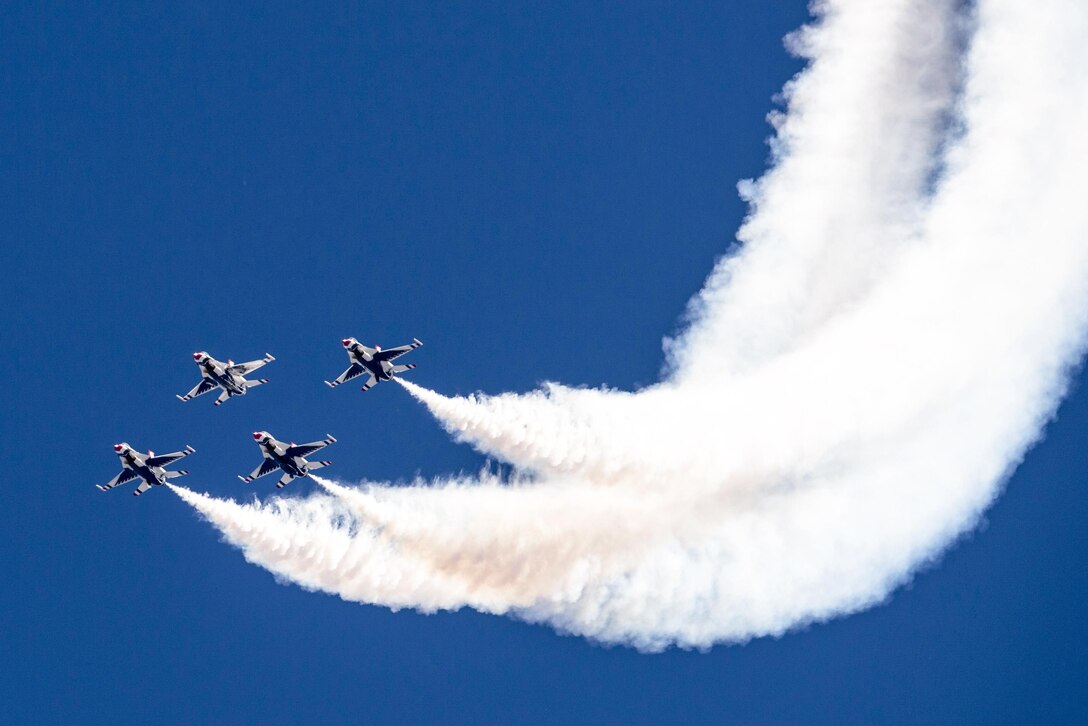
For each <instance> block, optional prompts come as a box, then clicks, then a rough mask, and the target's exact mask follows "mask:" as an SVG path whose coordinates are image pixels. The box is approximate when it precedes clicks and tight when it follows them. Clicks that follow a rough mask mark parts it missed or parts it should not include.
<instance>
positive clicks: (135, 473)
mask: <svg viewBox="0 0 1088 726" xmlns="http://www.w3.org/2000/svg"><path fill="white" fill-rule="evenodd" d="M113 450H114V451H115V452H117V456H118V457H119V458H120V459H121V473H120V474H118V475H117V476H115V477H113V478H112V479H110V480H109V482H107V483H106V484H98V485H97V486H98V488H99V489H101V490H102V491H104V492H105V491H109V490H110V489H113V488H114V487H116V486H121V485H122V484H126V483H128V482H130V481H132V480H133V479H135V478H137V477H139V478H140V479H141V481H140V485H139V486H138V487H136V491H134V492H133V495H135V496H137V497H138V496H140V495H141V494H143V493H144V492H146V491H147V490H148V489H150V488H151V485H152V484H156V485H160V486H161V485H163V484H165V483H166V480H167V479H173V478H175V477H179V476H185V475H186V474H188V473H189V472H188V471H186V470H185V469H181V470H179V471H166V469H165V468H164V467H165V466H166V465H167V464H172V463H173V462H175V461H177V460H178V459H180V458H182V457H185V456H188V455H189V454H191V453H193V452H194V451H196V449H194V448H193V447H192V446H186V447H185V448H184V449H182V450H181V451H175V452H174V453H172V454H163V455H162V456H155V452H154V451H150V450H149V451H148V452H147V453H146V454H141V453H140V452H139V451H136V450H135V449H133V448H132V447H131V446H129V445H128V444H126V443H120V444H114V446H113Z"/></svg>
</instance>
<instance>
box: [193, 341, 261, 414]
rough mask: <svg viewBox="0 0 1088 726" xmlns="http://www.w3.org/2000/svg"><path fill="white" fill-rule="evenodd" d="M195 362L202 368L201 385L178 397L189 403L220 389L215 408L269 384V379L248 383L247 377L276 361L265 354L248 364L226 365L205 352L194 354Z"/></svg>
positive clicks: (232, 362) (230, 361)
mask: <svg viewBox="0 0 1088 726" xmlns="http://www.w3.org/2000/svg"><path fill="white" fill-rule="evenodd" d="M193 360H195V361H196V364H197V365H198V366H199V367H200V375H201V379H200V383H198V384H196V385H195V386H194V387H193V390H191V391H189V392H188V393H186V394H185V395H184V396H178V400H179V401H188V400H189V399H191V398H196V397H197V396H203V395H204V394H205V393H207V392H208V391H210V390H212V389H214V388H219V389H221V391H222V392H221V393H220V394H219V398H217V399H215V403H213V404H212V405H213V406H218V405H220V404H222V403H223V401H226V400H227V399H228V398H230V397H231V396H244V395H246V391H248V390H249V389H250V388H256V387H257V386H259V385H261V384H262V383H268V379H267V378H261V379H259V380H256V381H247V380H246V375H247V374H249V373H252V372H253V371H255V370H257V369H258V368H261V367H262V366H264V365H266V364H268V363H271V362H272V361H274V360H276V359H275V358H273V357H272V354H271V353H265V354H264V358H261V359H260V360H251V361H250V362H248V363H235V362H234V361H232V360H228V361H227V362H226V363H224V362H222V361H218V360H216V359H215V358H212V357H211V356H210V355H208V354H207V353H205V352H204V351H199V352H197V353H193Z"/></svg>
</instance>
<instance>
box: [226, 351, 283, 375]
mask: <svg viewBox="0 0 1088 726" xmlns="http://www.w3.org/2000/svg"><path fill="white" fill-rule="evenodd" d="M274 360H276V359H275V358H273V357H272V354H271V353H265V354H264V358H261V359H260V360H251V361H249V362H248V363H237V364H235V365H232V366H230V367H229V368H227V370H228V371H230V372H231V373H237V374H239V375H243V376H244V375H246V374H249V373H252V372H253V371H255V370H257V369H258V368H262V367H264V366H266V365H268V364H269V363H271V362H272V361H274Z"/></svg>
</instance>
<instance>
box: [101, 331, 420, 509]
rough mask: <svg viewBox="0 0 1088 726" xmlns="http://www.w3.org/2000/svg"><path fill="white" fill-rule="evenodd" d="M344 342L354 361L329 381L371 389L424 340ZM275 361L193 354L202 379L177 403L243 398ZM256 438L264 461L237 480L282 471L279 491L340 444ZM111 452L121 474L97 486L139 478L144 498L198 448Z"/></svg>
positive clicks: (262, 434)
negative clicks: (356, 382)
mask: <svg viewBox="0 0 1088 726" xmlns="http://www.w3.org/2000/svg"><path fill="white" fill-rule="evenodd" d="M341 345H343V347H344V350H345V351H346V352H347V355H348V361H349V363H350V365H349V366H348V369H347V370H346V371H344V372H343V373H341V374H340V375H339V376H338V377H337V378H336V379H335V380H333V381H325V384H326V385H328V386H329V387H330V388H336V387H337V386H339V385H340V384H341V383H345V382H346V381H350V380H352V379H353V378H357V377H358V376H361V375H363V374H364V373H366V374H368V375H367V380H366V382H365V383H364V384H363V387H362V390H363V391H367V390H369V389H371V388H373V387H374V386H375V385H377V383H378V382H379V381H391V380H393V377H394V376H395V375H397V374H398V373H403V372H405V371H409V370H411V369H413V368H415V367H416V366H415V364H413V363H409V364H407V365H394V364H393V361H394V360H396V359H397V358H399V357H400V356H402V355H404V354H405V353H408V352H410V351H413V350H415V349H416V348H418V347H420V346H421V345H423V343H421V342H420V341H419V340H418V339H416V338H413V339H412V342H411V343H409V344H408V345H401V346H398V347H396V348H388V349H386V350H382V348H381V346H380V345H375V346H374V347H373V348H369V347H367V346H365V345H363V344H362V343H360V342H359V341H358V340H356V339H355V338H344V339H343V340H342V341H341ZM274 360H276V359H275V357H273V356H272V355H271V354H270V353H265V355H264V357H263V358H259V359H257V360H252V361H249V362H247V363H235V362H234V361H233V360H230V359H227V360H226V362H223V361H220V360H217V359H215V358H213V357H212V356H211V355H209V354H208V353H207V352H206V351H199V352H196V353H193V361H194V362H196V364H197V366H198V367H199V369H200V382H199V383H197V384H196V385H195V386H193V388H192V390H190V391H189V392H188V393H186V394H185V395H184V396H182V395H177V396H176V397H177V399H178V400H179V401H182V402H186V401H189V400H191V399H194V398H196V397H198V396H203V395H204V394H205V393H208V392H209V391H213V390H216V389H218V390H219V396H218V397H217V398H216V399H215V401H214V402H213V404H212V405H213V406H220V405H222V404H223V403H224V402H226V401H227V400H229V399H231V398H234V397H235V396H244V395H246V393H247V392H248V391H249V390H250V389H253V388H256V387H257V386H260V385H263V384H265V383H268V379H267V378H259V379H253V380H251V379H248V378H246V376H247V375H249V374H250V373H253V372H254V371H256V370H258V369H259V368H262V367H264V366H266V365H267V364H269V363H271V362H272V361H274ZM253 439H254V441H256V442H257V446H258V447H259V448H260V450H261V455H262V456H263V457H264V461H262V462H261V463H260V465H258V466H257V468H255V469H254V470H253V471H252V472H250V474H249V475H248V476H239V477H238V478H239V479H241V480H242V481H243V482H245V483H246V484H248V483H250V482H252V481H254V480H255V479H259V478H260V477H263V476H267V475H268V474H271V473H272V472H274V471H277V470H278V471H281V472H283V473H282V476H280V479H279V481H277V482H276V488H277V489H282V488H283V487H285V486H286V485H287V484H289V483H290V482H292V481H294V480H295V479H298V478H301V477H305V476H309V474H310V472H312V471H314V470H316V469H321V468H324V467H326V466H329V465H330V464H332V462H331V461H309V460H308V459H307V457H309V456H312V455H313V454H315V453H317V452H318V451H320V450H321V449H324V448H325V447H326V446H328V445H329V444H334V443H336V439H334V438H333V437H332V435H330V434H327V435H326V436H325V438H324V439H321V440H320V441H313V442H310V443H308V444H295V443H294V442H291V443H287V442H283V441H280V440H279V439H277V438H275V437H274V436H272V434H270V433H268V432H267V431H256V432H254V433H253ZM113 450H114V453H116V454H117V456H118V458H119V459H120V460H121V472H120V473H119V474H118V475H117V476H115V477H113V479H110V480H109V481H108V482H107V483H105V484H99V485H97V486H98V488H99V489H101V490H102V491H109V490H110V489H113V488H114V487H118V486H121V485H122V484H127V483H128V482H130V481H133V480H134V479H139V480H140V483H139V484H138V485H137V487H136V490H135V491H134V492H133V494H134V495H135V496H140V495H141V494H143V493H144V492H146V491H147V490H148V489H150V488H151V487H152V486H162V485H164V484H166V483H167V482H168V480H170V479H175V478H177V477H179V476H184V475H186V474H188V473H189V472H188V470H185V469H179V470H176V471H171V470H168V469H166V468H165V467H166V466H168V465H169V464H172V463H174V462H175V461H177V460H179V459H182V458H184V457H186V456H189V455H190V454H192V453H193V452H195V451H196V449H194V448H193V447H192V446H186V447H185V448H184V449H182V450H181V451H175V452H173V453H170V454H163V455H160V456H156V455H155V452H153V451H151V450H148V452H147V453H146V454H141V453H140V452H139V451H137V450H136V449H134V448H132V447H131V446H130V445H129V444H127V443H120V444H115V445H114V447H113Z"/></svg>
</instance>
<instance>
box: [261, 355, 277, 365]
mask: <svg viewBox="0 0 1088 726" xmlns="http://www.w3.org/2000/svg"><path fill="white" fill-rule="evenodd" d="M264 359H265V360H266V361H267V362H269V363H271V362H272V361H274V360H276V356H274V355H272V354H271V353H265V354H264Z"/></svg>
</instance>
